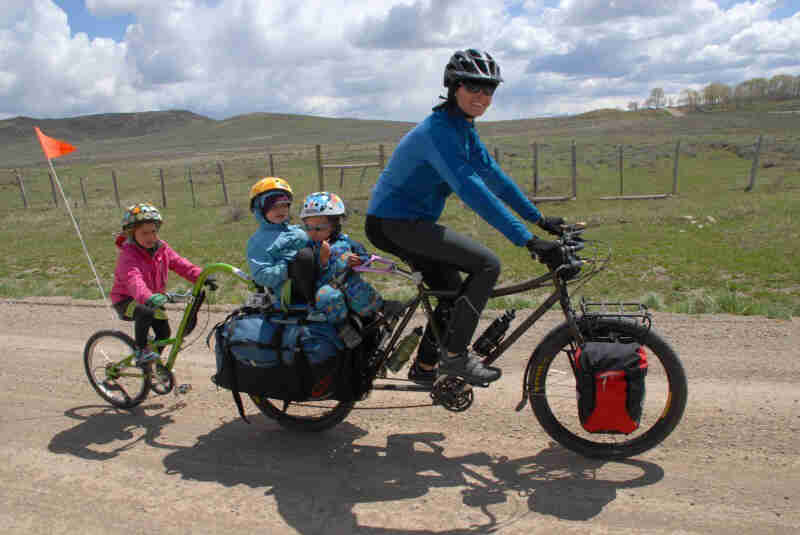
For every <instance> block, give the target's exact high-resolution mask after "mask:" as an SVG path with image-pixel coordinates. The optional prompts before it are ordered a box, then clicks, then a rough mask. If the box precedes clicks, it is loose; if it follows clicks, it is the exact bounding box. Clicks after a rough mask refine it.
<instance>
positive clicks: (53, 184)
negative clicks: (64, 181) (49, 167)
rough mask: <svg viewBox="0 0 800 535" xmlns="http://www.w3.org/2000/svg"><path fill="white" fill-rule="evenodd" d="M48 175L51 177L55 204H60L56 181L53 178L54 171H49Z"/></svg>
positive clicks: (51, 189)
mask: <svg viewBox="0 0 800 535" xmlns="http://www.w3.org/2000/svg"><path fill="white" fill-rule="evenodd" d="M47 176H49V177H50V191H52V192H53V204H55V205H56V206H58V195H57V194H56V181H55V180H53V172H52V171H48V172H47Z"/></svg>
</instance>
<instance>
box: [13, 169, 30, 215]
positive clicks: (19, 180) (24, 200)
mask: <svg viewBox="0 0 800 535" xmlns="http://www.w3.org/2000/svg"><path fill="white" fill-rule="evenodd" d="M14 172H15V173H16V174H17V184H19V193H20V195H22V205H23V206H24V207H25V208H28V196H27V195H25V183H24V182H23V181H22V173H20V172H19V169H14Z"/></svg>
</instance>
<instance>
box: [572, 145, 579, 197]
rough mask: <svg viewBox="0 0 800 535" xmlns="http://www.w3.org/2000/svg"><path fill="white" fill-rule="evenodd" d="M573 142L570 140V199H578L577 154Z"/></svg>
mask: <svg viewBox="0 0 800 535" xmlns="http://www.w3.org/2000/svg"><path fill="white" fill-rule="evenodd" d="M577 152H578V151H577V149H576V147H575V140H574V139H573V140H572V198H573V199H577V198H578V154H577Z"/></svg>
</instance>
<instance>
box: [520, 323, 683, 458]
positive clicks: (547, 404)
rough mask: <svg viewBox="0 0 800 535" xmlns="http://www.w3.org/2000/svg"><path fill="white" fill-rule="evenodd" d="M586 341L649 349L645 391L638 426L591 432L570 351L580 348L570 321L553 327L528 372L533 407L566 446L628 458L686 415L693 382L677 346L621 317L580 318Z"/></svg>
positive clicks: (591, 454) (662, 436)
mask: <svg viewBox="0 0 800 535" xmlns="http://www.w3.org/2000/svg"><path fill="white" fill-rule="evenodd" d="M580 325H581V333H582V334H583V336H584V337H585V338H586V339H587V340H608V339H609V338H616V339H619V340H620V341H636V342H638V343H639V344H641V345H642V346H643V347H644V349H645V352H646V354H647V359H648V370H647V377H646V389H647V390H646V396H645V401H644V406H643V411H642V418H641V421H640V425H639V428H638V429H637V430H635V431H633V432H632V433H630V434H628V435H620V434H611V433H590V432H588V431H586V430H585V429H583V427H582V426H581V423H580V420H579V417H578V407H577V400H576V392H577V390H576V381H575V374H574V372H573V368H572V365H571V364H570V355H574V351H575V349H577V347H578V343H577V340H576V339H575V336H574V335H573V333H572V331H571V330H570V328H569V327H568V325H567V324H566V323H565V324H562V325H561V326H559V327H556V328H555V329H554V330H553V331H551V332H550V333H549V334H548V335H547V336H546V337H545V339H544V340H543V341H542V343H541V344H539V346H538V347H537V348H536V350H535V351H534V353H533V356H532V357H531V359H532V360H531V365H530V366H529V367H528V375H527V377H526V379H525V380H526V381H527V388H528V395H529V399H530V402H531V407H532V408H533V412H534V414H535V415H536V419H537V420H539V423H540V424H541V426H542V428H544V430H545V431H546V432H547V434H548V435H550V436H551V437H552V438H553V439H554V440H556V441H557V442H558V443H560V444H561V445H562V446H564V447H565V448H568V449H570V450H572V451H575V452H577V453H579V454H581V455H584V456H586V457H593V458H600V459H623V458H626V457H631V456H633V455H637V454H639V453H642V452H644V451H647V450H649V449H651V448H653V447H655V446H657V445H658V444H660V443H661V442H662V441H663V440H664V439H665V438H667V436H669V434H670V433H672V431H673V430H674V429H675V427H676V426H677V425H678V423H679V422H680V420H681V417H682V416H683V411H684V409H685V407H686V400H687V397H688V386H687V381H686V374H685V372H684V370H683V365H682V364H681V362H680V359H679V358H678V356H677V354H676V353H675V351H674V350H673V349H672V348H671V347H670V346H669V344H668V343H667V342H665V341H664V340H663V339H662V338H661V337H660V336H659V335H658V334H657V333H655V332H654V331H653V330H652V329H649V328H647V327H645V326H643V325H641V324H640V323H635V322H633V321H628V320H623V319H618V318H608V319H606V318H602V319H597V320H592V321H583V322H581V324H580Z"/></svg>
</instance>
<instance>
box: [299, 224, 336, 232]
mask: <svg viewBox="0 0 800 535" xmlns="http://www.w3.org/2000/svg"><path fill="white" fill-rule="evenodd" d="M303 228H304V229H306V230H307V231H309V232H321V231H323V230H328V229H330V228H331V226H330V225H303Z"/></svg>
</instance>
